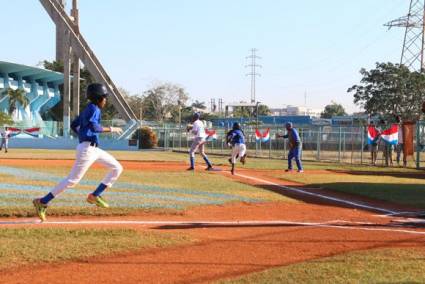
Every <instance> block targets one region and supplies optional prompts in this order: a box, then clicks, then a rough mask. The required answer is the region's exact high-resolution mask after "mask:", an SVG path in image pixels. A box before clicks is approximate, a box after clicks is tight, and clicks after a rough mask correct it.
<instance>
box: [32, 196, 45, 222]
mask: <svg viewBox="0 0 425 284" xmlns="http://www.w3.org/2000/svg"><path fill="white" fill-rule="evenodd" d="M32 204H34V207H35V212H36V213H37V216H38V217H39V218H40V220H41V221H42V222H44V221H46V211H47V205H46V204H43V203H41V201H40V199H34V200H33V201H32Z"/></svg>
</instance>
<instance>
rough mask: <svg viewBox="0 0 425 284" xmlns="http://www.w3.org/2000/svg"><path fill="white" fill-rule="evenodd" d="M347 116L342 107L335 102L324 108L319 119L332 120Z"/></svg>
mask: <svg viewBox="0 0 425 284" xmlns="http://www.w3.org/2000/svg"><path fill="white" fill-rule="evenodd" d="M343 115H347V113H346V112H345V109H344V107H343V106H342V105H340V104H337V103H336V102H332V103H331V104H329V105H327V106H325V109H324V110H323V112H322V114H321V115H320V117H321V118H332V116H343Z"/></svg>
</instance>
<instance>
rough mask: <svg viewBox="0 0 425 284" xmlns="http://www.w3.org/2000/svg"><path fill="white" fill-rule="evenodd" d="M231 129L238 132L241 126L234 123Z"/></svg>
mask: <svg viewBox="0 0 425 284" xmlns="http://www.w3.org/2000/svg"><path fill="white" fill-rule="evenodd" d="M232 128H233V130H240V129H241V125H240V124H239V122H234V123H233V127H232Z"/></svg>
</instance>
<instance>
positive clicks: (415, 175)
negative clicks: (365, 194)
mask: <svg viewBox="0 0 425 284" xmlns="http://www.w3.org/2000/svg"><path fill="white" fill-rule="evenodd" d="M327 171H329V172H332V173H336V174H349V175H354V176H356V175H357V176H386V177H396V178H406V179H424V178H425V172H420V171H414V172H413V171H412V172H395V171H394V172H391V171H384V170H383V171H361V170H327Z"/></svg>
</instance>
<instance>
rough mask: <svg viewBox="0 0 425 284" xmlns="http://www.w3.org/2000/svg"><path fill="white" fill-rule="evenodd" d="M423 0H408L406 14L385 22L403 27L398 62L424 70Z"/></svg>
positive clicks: (424, 9) (424, 5) (424, 16)
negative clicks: (401, 48) (402, 39)
mask: <svg viewBox="0 0 425 284" xmlns="http://www.w3.org/2000/svg"><path fill="white" fill-rule="evenodd" d="M424 19H425V1H424V0H410V6H409V13H408V14H407V16H404V17H400V18H398V19H395V20H393V21H391V22H389V23H387V24H385V26H387V27H388V28H389V29H391V28H392V27H401V28H405V33H404V41H403V50H402V52H401V60H400V63H401V64H404V65H405V66H407V67H408V68H410V69H413V70H415V71H420V72H424V71H425V64H424V63H425V62H424V47H425V38H424V35H425V21H424Z"/></svg>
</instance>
